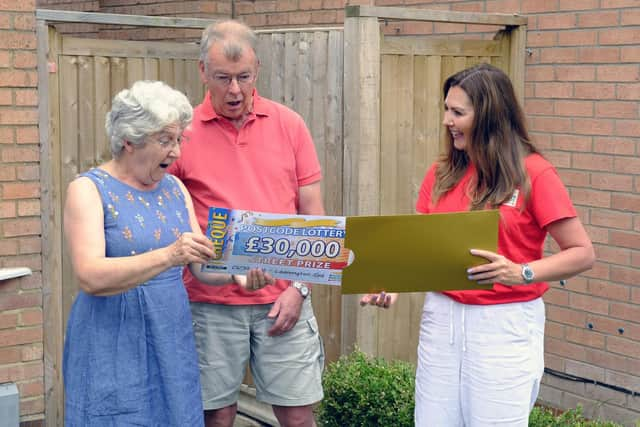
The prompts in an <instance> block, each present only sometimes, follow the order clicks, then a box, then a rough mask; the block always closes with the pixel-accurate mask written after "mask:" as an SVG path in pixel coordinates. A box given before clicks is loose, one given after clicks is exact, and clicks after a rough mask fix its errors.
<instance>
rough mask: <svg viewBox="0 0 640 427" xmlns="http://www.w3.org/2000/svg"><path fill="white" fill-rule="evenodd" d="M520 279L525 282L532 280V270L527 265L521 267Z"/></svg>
mask: <svg viewBox="0 0 640 427" xmlns="http://www.w3.org/2000/svg"><path fill="white" fill-rule="evenodd" d="M522 277H524V278H525V280H533V270H532V269H531V267H529V266H528V265H525V266H523V267H522Z"/></svg>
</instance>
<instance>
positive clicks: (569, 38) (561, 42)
mask: <svg viewBox="0 0 640 427" xmlns="http://www.w3.org/2000/svg"><path fill="white" fill-rule="evenodd" d="M595 44H597V34H596V33H595V31H592V30H586V31H585V30H583V29H580V30H576V31H560V32H559V33H558V46H593V45H595Z"/></svg>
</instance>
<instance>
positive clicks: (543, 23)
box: [522, 0, 577, 30]
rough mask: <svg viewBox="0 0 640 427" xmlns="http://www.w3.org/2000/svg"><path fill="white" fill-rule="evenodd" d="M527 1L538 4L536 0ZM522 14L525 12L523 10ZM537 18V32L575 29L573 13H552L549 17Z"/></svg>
mask: <svg viewBox="0 0 640 427" xmlns="http://www.w3.org/2000/svg"><path fill="white" fill-rule="evenodd" d="M529 1H533V2H536V3H539V2H538V1H537V0H529ZM554 3H555V1H554ZM522 12H523V13H524V12H525V11H524V9H523V11H522ZM537 18H538V30H561V29H570V28H575V27H576V23H577V17H576V14H575V13H554V14H549V15H540V16H538V17H537Z"/></svg>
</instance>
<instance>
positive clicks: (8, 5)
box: [0, 0, 36, 12]
mask: <svg viewBox="0 0 640 427" xmlns="http://www.w3.org/2000/svg"><path fill="white" fill-rule="evenodd" d="M35 9H36V3H35V0H21V1H16V0H0V10H3V11H15V12H32V11H34V10H35Z"/></svg>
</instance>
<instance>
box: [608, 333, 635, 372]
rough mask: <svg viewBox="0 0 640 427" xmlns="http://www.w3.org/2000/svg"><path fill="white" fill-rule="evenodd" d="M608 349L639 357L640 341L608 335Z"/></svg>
mask: <svg viewBox="0 0 640 427" xmlns="http://www.w3.org/2000/svg"><path fill="white" fill-rule="evenodd" d="M607 350H608V351H610V352H612V353H617V354H622V355H625V356H629V357H637V355H638V354H640V342H634V341H631V340H629V339H627V338H618V337H607ZM615 384H620V383H619V382H618V383H615Z"/></svg>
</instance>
